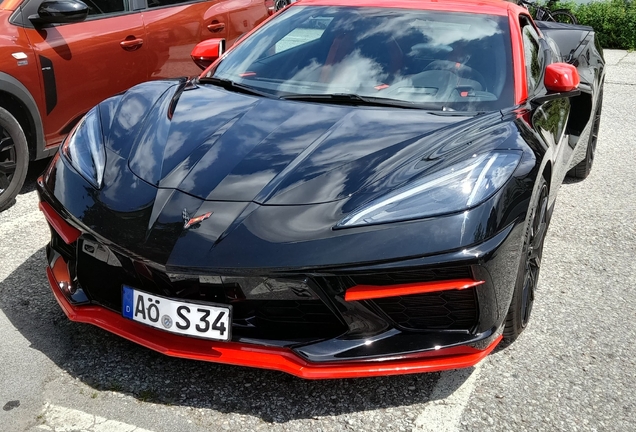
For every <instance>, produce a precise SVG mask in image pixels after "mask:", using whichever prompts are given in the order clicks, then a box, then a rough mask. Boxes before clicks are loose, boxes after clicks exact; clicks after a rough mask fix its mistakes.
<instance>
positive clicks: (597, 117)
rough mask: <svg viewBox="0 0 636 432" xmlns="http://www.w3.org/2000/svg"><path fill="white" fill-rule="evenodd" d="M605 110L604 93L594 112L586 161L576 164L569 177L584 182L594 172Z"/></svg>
mask: <svg viewBox="0 0 636 432" xmlns="http://www.w3.org/2000/svg"><path fill="white" fill-rule="evenodd" d="M602 110H603V93H602V91H601V94H599V99H598V104H597V106H596V111H594V118H593V119H592V122H593V123H592V130H590V138H589V139H588V141H587V150H586V152H585V159H583V160H582V161H581V162H579V163H578V164H576V165H575V166H574V167H572V169H571V170H570V171H568V174H567V175H568V177H572V178H575V179H579V180H583V179H585V178H587V176H589V175H590V172H591V171H592V165H593V164H594V154H595V153H596V142H597V141H598V129H599V126H600V125H601V111H602Z"/></svg>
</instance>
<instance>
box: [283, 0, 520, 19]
mask: <svg viewBox="0 0 636 432" xmlns="http://www.w3.org/2000/svg"><path fill="white" fill-rule="evenodd" d="M507 3H508V2H505V1H502V0H464V1H459V0H444V1H438V0H393V1H390V2H387V1H380V0H301V1H300V2H298V3H293V4H291V7H294V6H295V5H296V4H297V5H298V6H352V7H373V8H399V9H417V10H440V11H447V12H467V13H474V14H488V15H500V16H501V15H506V13H507V9H508V4H507Z"/></svg>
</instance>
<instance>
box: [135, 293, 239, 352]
mask: <svg viewBox="0 0 636 432" xmlns="http://www.w3.org/2000/svg"><path fill="white" fill-rule="evenodd" d="M231 314H232V308H231V307H230V306H222V305H214V306H212V305H210V304H200V303H190V302H183V301H176V300H172V299H169V298H165V297H161V296H157V295H154V294H148V293H146V292H143V291H138V290H136V289H133V288H131V287H129V286H125V285H124V287H123V295H122V315H123V316H124V317H125V318H129V319H131V320H134V321H138V322H140V323H144V324H146V325H149V326H151V327H156V328H158V329H161V330H164V331H169V332H171V333H177V334H182V335H186V336H195V337H199V338H205V339H214V340H222V341H228V340H230V333H231V323H232V318H231Z"/></svg>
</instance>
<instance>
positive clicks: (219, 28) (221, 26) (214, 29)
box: [208, 22, 225, 33]
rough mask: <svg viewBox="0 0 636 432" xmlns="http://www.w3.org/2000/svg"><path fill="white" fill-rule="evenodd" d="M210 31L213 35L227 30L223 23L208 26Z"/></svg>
mask: <svg viewBox="0 0 636 432" xmlns="http://www.w3.org/2000/svg"><path fill="white" fill-rule="evenodd" d="M208 30H210V31H211V32H212V33H218V32H220V31H223V30H225V23H222V22H216V23H212V24H210V25H209V26H208Z"/></svg>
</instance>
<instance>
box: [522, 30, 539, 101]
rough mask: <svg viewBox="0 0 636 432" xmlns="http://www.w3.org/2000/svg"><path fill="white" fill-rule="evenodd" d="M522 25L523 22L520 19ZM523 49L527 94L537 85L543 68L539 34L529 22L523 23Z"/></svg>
mask: <svg viewBox="0 0 636 432" xmlns="http://www.w3.org/2000/svg"><path fill="white" fill-rule="evenodd" d="M521 24H522V25H523V24H524V22H523V20H522V23H521ZM521 33H522V36H523V51H524V57H525V61H526V79H527V81H528V94H532V93H533V92H534V90H535V89H536V88H537V87H538V86H539V84H540V80H541V72H542V70H543V65H544V59H543V53H542V52H541V50H540V48H539V35H538V34H537V32H536V30H535V29H534V27H532V25H531V24H530V23H526V25H523V27H522V29H521Z"/></svg>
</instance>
